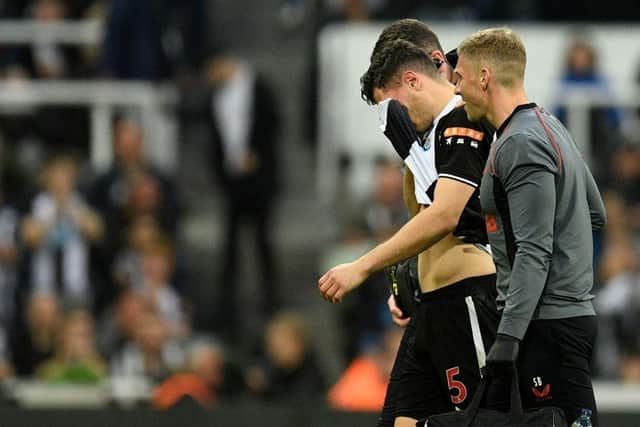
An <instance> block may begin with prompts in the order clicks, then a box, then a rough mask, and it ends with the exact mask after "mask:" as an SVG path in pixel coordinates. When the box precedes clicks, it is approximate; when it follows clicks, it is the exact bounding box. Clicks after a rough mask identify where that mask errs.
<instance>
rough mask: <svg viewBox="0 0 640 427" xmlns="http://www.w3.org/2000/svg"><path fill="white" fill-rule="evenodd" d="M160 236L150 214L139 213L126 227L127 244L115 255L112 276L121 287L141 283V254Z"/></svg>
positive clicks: (124, 287) (129, 286) (125, 287)
mask: <svg viewBox="0 0 640 427" xmlns="http://www.w3.org/2000/svg"><path fill="white" fill-rule="evenodd" d="M161 238H162V232H161V231H160V227H159V226H158V223H157V221H156V220H155V219H154V218H153V217H152V216H151V215H139V216H137V217H136V218H134V219H133V220H132V222H131V224H130V225H129V228H128V229H127V244H126V246H125V247H124V248H122V249H121V250H120V251H119V252H118V254H117V255H116V259H115V263H114V267H113V276H114V280H115V282H116V284H117V285H118V286H119V287H120V288H121V289H127V288H131V287H132V286H133V285H134V284H136V283H142V281H143V278H142V254H143V252H144V251H145V250H146V249H148V248H149V247H151V246H152V245H153V244H155V243H156V242H158V241H160V239H161Z"/></svg>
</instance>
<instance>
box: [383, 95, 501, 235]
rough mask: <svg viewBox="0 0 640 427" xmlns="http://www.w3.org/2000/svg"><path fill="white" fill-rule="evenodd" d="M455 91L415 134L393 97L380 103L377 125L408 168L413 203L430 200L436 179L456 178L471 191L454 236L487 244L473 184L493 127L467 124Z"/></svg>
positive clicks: (478, 176)
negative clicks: (420, 131)
mask: <svg viewBox="0 0 640 427" xmlns="http://www.w3.org/2000/svg"><path fill="white" fill-rule="evenodd" d="M460 102H461V98H460V97H459V96H454V97H453V98H452V99H451V101H450V102H449V103H448V104H447V106H446V107H445V108H444V109H443V110H442V112H441V113H440V114H438V116H437V117H436V118H435V119H434V121H433V124H432V125H431V127H430V128H429V129H428V130H427V131H426V132H425V134H424V135H423V136H422V138H420V137H419V136H418V135H417V133H416V132H415V129H414V128H413V125H412V124H411V121H410V119H409V115H408V113H407V112H406V110H405V109H404V107H403V106H402V105H401V104H400V103H399V102H398V101H396V100H392V99H388V100H385V101H383V102H381V103H380V105H379V116H380V121H381V129H382V131H383V132H384V134H385V135H386V136H387V138H388V139H389V140H390V141H391V143H392V144H393V146H394V148H395V150H396V152H397V153H398V154H399V155H400V157H402V159H403V161H404V163H405V165H406V166H407V167H408V168H409V169H410V170H411V172H412V174H413V176H414V180H415V195H416V200H417V201H418V203H420V204H422V205H430V204H431V203H432V202H433V197H434V190H435V186H436V182H437V180H438V178H447V179H454V180H456V181H460V182H462V183H465V184H467V185H470V186H472V187H473V188H474V189H475V191H474V193H473V195H472V196H471V198H470V199H469V202H468V203H467V206H466V207H465V209H464V211H463V213H462V216H461V217H460V220H459V221H458V226H457V227H456V229H455V231H454V235H455V236H458V237H460V238H461V239H462V240H463V241H465V242H467V243H482V244H485V243H487V233H486V229H485V223H484V217H483V215H482V210H481V207H480V199H479V193H478V189H479V187H480V182H481V180H482V172H483V170H484V167H485V163H486V161H487V157H488V156H489V150H490V147H491V142H492V140H493V134H494V129H493V128H492V127H491V126H490V125H489V124H488V123H486V122H481V123H472V122H471V121H470V120H469V119H468V118H467V114H466V112H465V111H464V107H462V106H460V107H457V105H458V104H460Z"/></svg>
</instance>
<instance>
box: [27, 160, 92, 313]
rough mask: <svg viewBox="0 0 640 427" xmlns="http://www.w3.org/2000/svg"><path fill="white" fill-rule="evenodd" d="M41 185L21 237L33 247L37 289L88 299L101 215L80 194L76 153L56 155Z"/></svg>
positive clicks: (33, 277) (76, 300)
mask: <svg viewBox="0 0 640 427" xmlns="http://www.w3.org/2000/svg"><path fill="white" fill-rule="evenodd" d="M42 186H43V191H42V192H41V193H40V194H38V195H37V196H36V197H35V199H34V200H33V204H32V210H31V214H30V216H29V217H28V218H27V219H25V221H24V223H23V227H22V237H23V239H24V241H25V243H26V244H27V246H28V247H29V248H30V249H31V251H32V260H31V282H32V288H33V291H34V292H46V293H54V294H57V295H60V296H61V297H62V298H64V299H65V301H69V302H72V303H80V304H86V303H87V302H88V298H89V297H90V290H89V285H90V273H89V245H90V243H92V242H97V241H99V240H100V239H101V238H102V232H103V224H102V219H101V218H100V217H99V216H98V215H97V214H96V213H95V212H94V211H93V210H92V209H91V208H90V207H89V206H88V205H87V204H86V203H85V201H84V199H83V198H82V197H81V196H80V194H78V193H77V191H76V165H75V162H74V161H73V160H72V159H71V158H69V157H62V156H59V157H54V158H53V159H52V160H51V161H50V162H49V163H48V165H47V166H46V167H45V170H44V173H43V176H42Z"/></svg>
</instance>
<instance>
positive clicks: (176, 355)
mask: <svg viewBox="0 0 640 427" xmlns="http://www.w3.org/2000/svg"><path fill="white" fill-rule="evenodd" d="M134 330H135V339H134V341H133V342H130V343H129V344H128V345H126V346H125V347H124V348H123V350H122V351H121V352H120V353H118V354H116V356H115V357H114V359H113V361H112V363H111V372H112V374H113V375H116V376H118V377H125V378H137V377H146V378H148V379H149V380H151V381H152V382H153V383H156V384H157V383H159V382H161V381H163V380H165V379H166V378H167V377H168V376H169V375H170V374H171V373H173V372H174V371H176V370H178V369H180V368H182V366H183V364H184V352H183V350H182V349H181V348H180V346H179V345H178V343H177V342H175V341H172V340H171V339H170V338H169V330H168V328H167V325H166V324H165V322H164V321H163V319H162V318H161V317H160V316H158V315H157V314H155V313H153V312H152V311H150V310H145V311H144V313H143V314H141V315H140V316H139V317H138V321H137V324H136V326H135V329H134Z"/></svg>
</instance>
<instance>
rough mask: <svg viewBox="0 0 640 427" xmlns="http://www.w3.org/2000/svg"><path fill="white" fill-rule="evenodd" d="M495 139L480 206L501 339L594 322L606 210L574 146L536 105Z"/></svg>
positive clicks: (518, 114)
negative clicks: (596, 256) (556, 323)
mask: <svg viewBox="0 0 640 427" xmlns="http://www.w3.org/2000/svg"><path fill="white" fill-rule="evenodd" d="M496 137H497V139H496V141H495V142H494V143H493V146H492V149H491V153H490V156H489V161H488V164H487V168H486V170H485V175H484V177H483V179H482V185H481V187H480V188H481V189H480V200H481V203H482V210H483V212H484V214H485V218H486V221H487V229H488V231H489V233H488V234H489V241H490V243H491V248H492V253H493V259H494V262H495V263H496V266H497V272H498V279H497V288H498V305H499V307H500V308H504V311H503V314H502V318H501V321H500V326H499V327H498V333H500V334H504V335H509V336H512V337H515V338H518V339H522V338H523V337H524V335H525V332H526V331H527V327H528V326H529V321H530V320H532V319H533V320H535V319H563V318H568V317H578V316H594V315H595V312H594V309H593V304H592V303H591V300H592V299H593V295H591V294H590V291H591V287H592V285H593V238H592V233H591V231H592V229H593V230H598V229H600V228H601V227H602V226H603V225H604V223H605V211H604V205H603V203H602V199H601V198H600V193H599V191H598V187H597V186H596V183H595V181H594V179H593V176H592V175H591V173H590V172H589V169H588V168H587V166H586V165H585V163H584V161H583V159H582V156H581V154H580V152H579V151H578V148H577V147H576V144H575V143H574V142H573V140H572V138H571V135H569V132H568V131H567V129H566V128H565V127H564V126H563V125H562V124H561V123H560V122H559V121H558V119H556V118H555V117H553V116H552V115H550V114H548V113H547V112H546V111H544V110H542V109H540V108H539V107H537V106H536V105H535V104H533V103H532V104H524V105H520V106H518V107H517V108H516V110H515V111H514V112H513V114H512V115H511V116H510V117H509V118H508V119H507V121H505V122H504V123H503V125H502V127H501V128H500V129H498V131H497V132H496Z"/></svg>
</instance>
